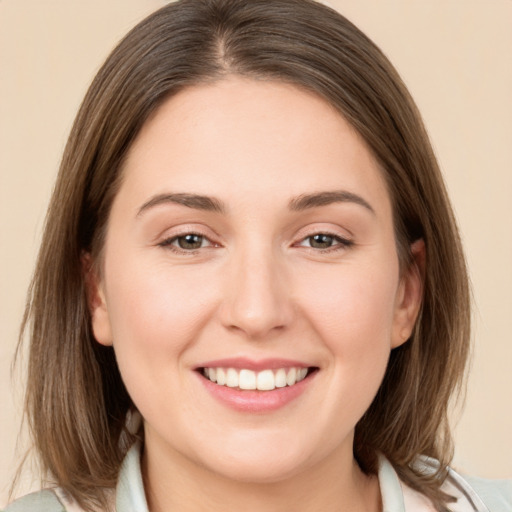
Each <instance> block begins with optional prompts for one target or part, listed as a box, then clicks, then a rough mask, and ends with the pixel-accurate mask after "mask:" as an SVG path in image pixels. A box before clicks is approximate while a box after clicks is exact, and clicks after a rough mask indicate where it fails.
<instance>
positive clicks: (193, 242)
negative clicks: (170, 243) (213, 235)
mask: <svg viewBox="0 0 512 512" xmlns="http://www.w3.org/2000/svg"><path fill="white" fill-rule="evenodd" d="M202 243H203V237H202V236H201V235H185V236H180V237H179V239H178V245H179V246H180V247H181V248H182V249H199V248H200V247H201V245H202Z"/></svg>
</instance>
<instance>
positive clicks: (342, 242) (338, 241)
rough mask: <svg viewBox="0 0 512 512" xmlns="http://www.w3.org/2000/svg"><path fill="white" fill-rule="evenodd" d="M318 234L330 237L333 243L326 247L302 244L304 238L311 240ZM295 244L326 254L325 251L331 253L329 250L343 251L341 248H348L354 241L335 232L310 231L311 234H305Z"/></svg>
mask: <svg viewBox="0 0 512 512" xmlns="http://www.w3.org/2000/svg"><path fill="white" fill-rule="evenodd" d="M319 235H323V236H327V237H330V238H332V240H333V243H334V245H331V246H330V247H327V248H324V249H321V248H315V247H311V246H303V245H302V244H303V243H304V242H305V241H306V240H311V239H313V238H314V237H315V236H319ZM310 243H311V242H310ZM296 245H298V246H299V247H306V248H307V249H309V250H311V251H314V252H315V253H320V254H327V253H331V252H337V251H343V250H346V249H349V248H350V247H352V246H353V245H354V241H353V240H349V239H348V238H344V237H342V236H339V235H336V234H335V233H330V232H329V231H318V232H316V233H312V234H310V235H307V236H306V237H304V238H302V239H301V240H300V242H299V243H298V244H296Z"/></svg>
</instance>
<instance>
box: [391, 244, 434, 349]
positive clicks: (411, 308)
mask: <svg viewBox="0 0 512 512" xmlns="http://www.w3.org/2000/svg"><path fill="white" fill-rule="evenodd" d="M411 255H412V261H411V263H410V265H409V267H408V268H407V269H404V272H403V275H402V277H401V280H400V285H399V289H398V293H397V297H396V303H395V318H394V325H393V333H392V339H391V347H392V348H396V347H398V346H400V345H402V344H403V343H405V342H406V341H407V340H408V339H409V337H410V336H411V333H412V331H413V329H414V325H415V323H416V319H417V318H418V313H419V311H420V308H421V303H422V300H423V282H424V276H425V258H426V253H425V242H424V241H423V240H422V239H420V240H416V241H415V242H414V243H413V244H412V245H411Z"/></svg>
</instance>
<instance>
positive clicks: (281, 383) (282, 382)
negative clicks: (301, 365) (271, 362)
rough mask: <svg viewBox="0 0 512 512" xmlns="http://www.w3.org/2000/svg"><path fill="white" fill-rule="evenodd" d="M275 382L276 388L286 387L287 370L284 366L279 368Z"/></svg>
mask: <svg viewBox="0 0 512 512" xmlns="http://www.w3.org/2000/svg"><path fill="white" fill-rule="evenodd" d="M306 371H307V370H306ZM275 382H276V388H284V387H285V386H286V370H285V369H284V368H279V370H277V372H276V379H275Z"/></svg>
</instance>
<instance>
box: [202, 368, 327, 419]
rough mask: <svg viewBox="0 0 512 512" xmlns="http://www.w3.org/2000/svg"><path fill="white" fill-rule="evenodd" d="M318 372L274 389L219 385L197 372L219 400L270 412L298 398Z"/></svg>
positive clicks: (244, 409)
mask: <svg viewBox="0 0 512 512" xmlns="http://www.w3.org/2000/svg"><path fill="white" fill-rule="evenodd" d="M317 373H318V372H317V371H315V372H313V373H312V374H310V375H308V376H307V377H306V378H305V379H304V380H301V381H300V382H297V384H294V385H293V386H285V387H284V388H275V389H273V390H272V391H256V390H241V389H238V388H230V387H228V386H219V385H218V384H215V383H214V382H212V381H210V380H208V379H207V378H205V377H203V376H202V375H200V374H199V373H197V376H198V378H199V379H200V380H201V382H202V383H203V386H204V387H205V388H206V389H207V391H208V392H209V393H210V394H211V395H212V396H213V397H214V398H215V399H217V400H218V401H219V402H221V403H223V404H224V405H227V406H228V407H230V408H231V409H235V410H236V411H240V412H251V413H257V412H270V411H275V410H277V409H280V408H281V407H284V406H285V405H287V404H289V403H290V402H292V401H293V400H295V399H296V398H298V397H299V396H300V395H301V394H302V393H304V391H305V390H306V389H307V387H308V386H309V385H310V383H311V381H312V380H313V378H314V377H315V375H316V374H317Z"/></svg>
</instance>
